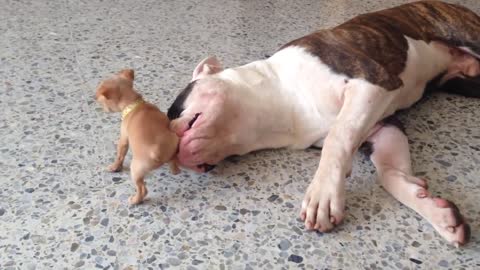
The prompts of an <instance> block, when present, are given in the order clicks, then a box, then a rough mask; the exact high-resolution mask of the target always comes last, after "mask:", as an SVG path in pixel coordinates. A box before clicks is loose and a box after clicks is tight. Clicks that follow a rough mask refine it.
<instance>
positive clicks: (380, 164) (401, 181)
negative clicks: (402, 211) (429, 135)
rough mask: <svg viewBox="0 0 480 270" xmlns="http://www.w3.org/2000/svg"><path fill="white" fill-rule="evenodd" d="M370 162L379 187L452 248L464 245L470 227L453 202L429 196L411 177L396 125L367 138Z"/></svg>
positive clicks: (405, 146)
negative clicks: (423, 221)
mask: <svg viewBox="0 0 480 270" xmlns="http://www.w3.org/2000/svg"><path fill="white" fill-rule="evenodd" d="M368 141H369V142H370V143H372V147H373V149H372V151H373V152H372V154H371V160H372V161H373V163H374V165H375V167H376V168H377V172H378V179H379V182H380V184H381V185H382V186H383V187H384V188H385V189H386V190H387V191H388V192H389V193H390V194H392V196H393V197H395V198H396V199H397V200H399V201H400V202H401V203H403V204H404V205H406V206H408V207H409V208H411V209H413V210H414V211H416V212H417V213H418V214H420V215H421V216H423V217H424V218H425V219H426V220H427V221H428V222H429V223H430V224H432V226H433V227H434V228H435V230H436V231H437V232H438V233H439V234H440V235H441V236H442V237H443V238H445V239H446V240H447V241H448V242H450V243H451V244H454V245H455V246H458V245H463V244H465V243H466V242H467V241H468V239H469V237H470V227H469V226H468V224H467V223H466V222H465V220H464V218H463V217H462V216H461V215H460V212H459V210H458V208H457V207H456V206H455V204H453V203H452V202H450V201H448V200H445V199H441V198H436V197H432V196H431V195H430V194H429V193H428V191H427V189H428V187H427V183H426V181H425V180H423V179H420V178H417V177H415V176H413V175H412V168H411V161H410V152H409V149H408V139H407V137H406V136H405V134H404V133H403V132H402V131H400V129H398V128H397V127H395V126H388V125H387V126H384V127H382V128H381V129H380V130H379V131H377V132H376V133H374V134H373V135H371V136H370V137H369V138H368Z"/></svg>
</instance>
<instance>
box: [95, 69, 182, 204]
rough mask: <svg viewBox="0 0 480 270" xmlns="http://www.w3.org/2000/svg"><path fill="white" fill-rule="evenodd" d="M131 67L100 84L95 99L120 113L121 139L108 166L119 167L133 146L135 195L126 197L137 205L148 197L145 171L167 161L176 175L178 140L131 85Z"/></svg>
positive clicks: (163, 118)
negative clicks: (129, 148)
mask: <svg viewBox="0 0 480 270" xmlns="http://www.w3.org/2000/svg"><path fill="white" fill-rule="evenodd" d="M133 79H134V72H133V70H132V69H125V70H122V71H120V72H119V73H118V74H116V75H114V76H113V77H111V78H109V79H107V80H104V81H102V82H101V83H100V85H99V86H98V88H97V92H96V96H95V97H96V100H97V101H98V102H99V103H100V104H102V106H103V108H104V110H105V111H107V112H122V126H121V132H120V140H119V141H118V145H117V157H116V159H115V162H114V163H113V164H112V165H110V166H109V167H108V170H109V171H111V172H119V171H121V170H122V166H123V160H124V159H125V155H126V154H127V151H128V146H129V145H130V147H131V148H132V154H133V155H132V156H133V157H132V163H131V165H130V173H131V176H132V180H133V182H134V183H135V186H136V190H137V192H136V194H135V195H134V196H131V197H130V198H129V200H128V201H129V203H130V204H139V203H141V202H142V201H143V199H144V198H145V196H147V188H146V187H145V182H144V177H145V175H146V174H147V173H149V172H150V171H152V170H155V169H157V168H159V167H160V166H162V165H163V164H164V163H166V162H170V171H171V172H172V173H173V174H178V173H179V172H180V170H179V169H178V166H177V163H176V161H175V154H176V152H177V148H178V142H179V139H178V137H177V135H176V134H175V133H174V132H172V131H170V129H169V124H170V122H169V120H168V118H167V116H166V115H165V113H163V112H161V111H160V110H159V109H158V108H157V107H156V106H155V105H153V104H150V103H147V102H145V101H144V100H143V99H142V96H141V95H140V94H138V93H137V92H136V91H135V89H134V88H133Z"/></svg>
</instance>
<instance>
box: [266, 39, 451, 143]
mask: <svg viewBox="0 0 480 270" xmlns="http://www.w3.org/2000/svg"><path fill="white" fill-rule="evenodd" d="M406 38H407V41H408V46H409V48H408V58H407V61H406V65H405V70H404V71H403V72H402V73H401V74H400V76H399V77H400V78H401V80H402V81H403V85H402V87H400V88H398V89H395V90H392V91H391V92H392V94H393V95H394V99H393V102H392V104H391V107H390V109H389V110H388V112H387V113H386V114H385V115H384V116H383V117H387V116H389V115H391V114H393V113H394V112H396V111H397V110H399V109H404V108H407V107H410V106H411V105H413V104H414V103H415V102H417V101H418V100H419V99H420V98H421V97H422V96H423V93H424V89H425V86H426V84H427V83H428V82H429V81H431V80H432V79H433V78H435V77H436V76H438V75H439V74H441V73H443V72H445V71H446V70H447V69H448V67H449V65H450V64H451V63H452V61H453V60H454V59H453V57H452V54H451V52H450V50H451V48H449V47H447V46H445V45H442V44H441V43H438V42H430V43H426V42H424V41H417V40H414V39H411V38H408V37H406ZM269 61H270V62H271V63H272V65H273V66H276V67H277V72H278V75H279V80H281V84H282V85H283V89H282V90H283V91H285V92H286V93H288V95H289V96H290V99H291V101H292V103H295V104H296V105H297V106H294V107H293V108H294V109H293V110H294V111H293V112H292V116H293V121H291V123H292V124H291V125H292V127H291V130H293V131H294V132H292V134H291V140H290V143H289V144H288V145H287V146H288V147H290V148H294V149H303V148H307V147H310V146H312V145H313V146H317V147H321V146H322V145H323V140H324V138H325V137H326V135H327V133H328V131H329V129H330V127H331V125H332V124H333V122H334V120H335V118H336V117H337V115H338V113H339V111H340V109H341V107H342V105H343V93H344V90H345V87H346V85H347V84H348V83H349V81H350V80H352V79H361V78H349V77H347V76H346V75H344V74H339V73H336V72H334V71H333V70H332V69H331V68H330V67H329V66H328V65H326V64H325V63H323V62H322V60H321V59H320V58H319V57H318V56H315V55H313V54H311V53H309V52H308V51H306V50H305V49H303V48H302V47H296V46H291V47H287V48H284V49H282V50H281V51H279V52H277V53H276V54H275V55H273V56H272V57H271V59H269ZM287 63H288V64H287ZM379 87H380V86H379ZM385 91H387V90H385ZM372 106H375V104H372ZM380 120H381V119H379V121H380Z"/></svg>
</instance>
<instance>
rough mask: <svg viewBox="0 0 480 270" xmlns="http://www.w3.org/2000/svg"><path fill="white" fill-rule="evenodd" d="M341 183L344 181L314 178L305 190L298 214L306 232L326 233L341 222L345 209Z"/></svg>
mask: <svg viewBox="0 0 480 270" xmlns="http://www.w3.org/2000/svg"><path fill="white" fill-rule="evenodd" d="M343 182H344V179H337V180H331V178H328V177H324V178H318V177H315V179H314V180H313V181H312V183H311V184H310V186H309V187H308V189H307V192H306V194H305V198H304V199H303V202H302V210H301V212H300V217H301V219H302V220H303V221H305V227H306V229H307V230H318V231H321V232H328V231H330V230H332V229H333V228H334V227H335V226H336V225H338V224H340V222H342V220H343V217H344V208H345V187H344V183H343Z"/></svg>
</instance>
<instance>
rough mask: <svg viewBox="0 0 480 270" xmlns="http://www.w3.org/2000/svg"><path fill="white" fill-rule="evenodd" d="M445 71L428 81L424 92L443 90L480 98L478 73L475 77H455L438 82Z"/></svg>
mask: <svg viewBox="0 0 480 270" xmlns="http://www.w3.org/2000/svg"><path fill="white" fill-rule="evenodd" d="M444 75H445V73H443V74H441V75H439V76H438V77H436V78H435V79H433V80H432V81H431V82H429V83H428V85H427V87H426V90H425V92H426V93H427V94H428V93H431V92H435V91H443V92H447V93H452V94H456V95H461V96H465V97H473V98H480V75H478V76H475V77H466V76H465V77H462V78H461V77H456V78H453V79H450V80H448V81H446V82H445V83H443V84H442V83H440V82H441V80H442V78H443V76H444Z"/></svg>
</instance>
